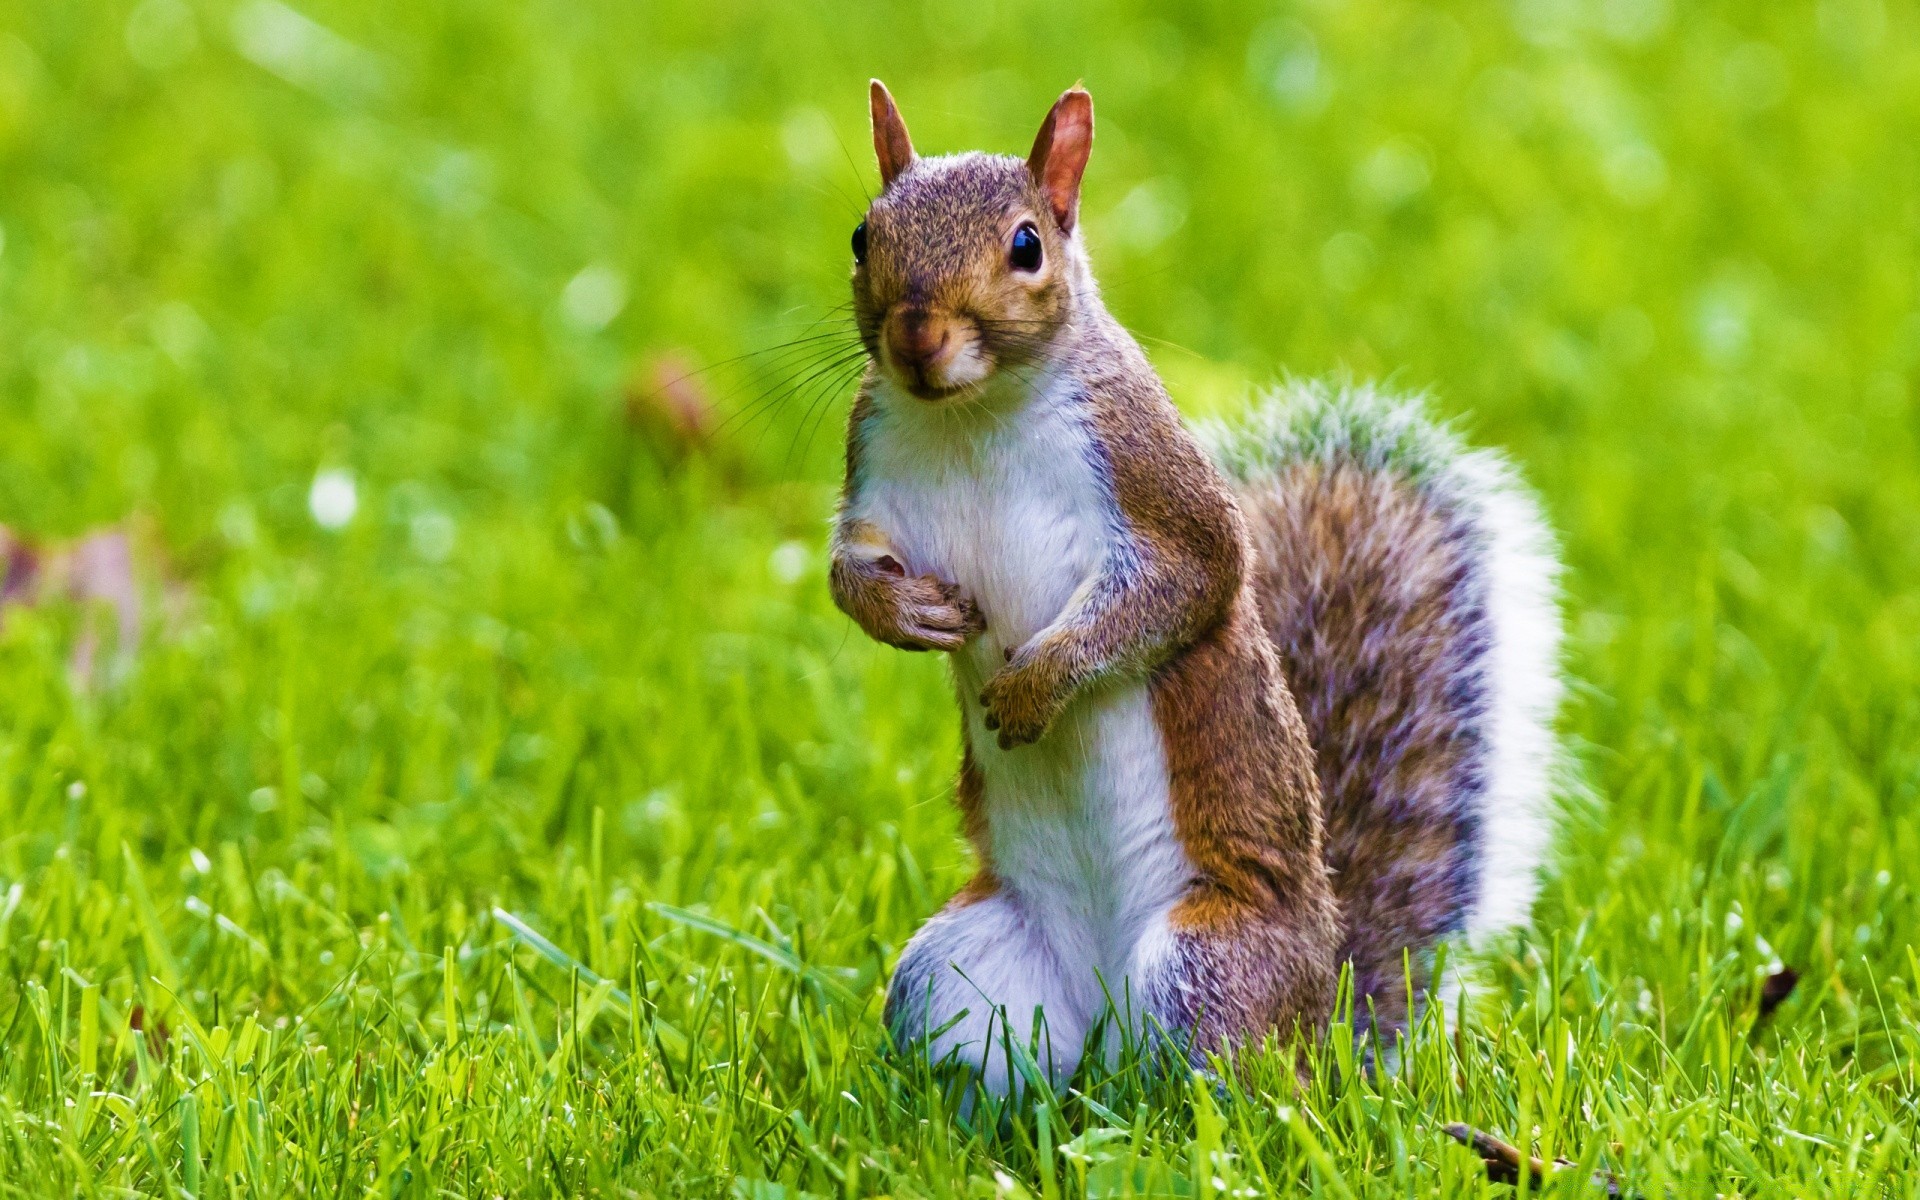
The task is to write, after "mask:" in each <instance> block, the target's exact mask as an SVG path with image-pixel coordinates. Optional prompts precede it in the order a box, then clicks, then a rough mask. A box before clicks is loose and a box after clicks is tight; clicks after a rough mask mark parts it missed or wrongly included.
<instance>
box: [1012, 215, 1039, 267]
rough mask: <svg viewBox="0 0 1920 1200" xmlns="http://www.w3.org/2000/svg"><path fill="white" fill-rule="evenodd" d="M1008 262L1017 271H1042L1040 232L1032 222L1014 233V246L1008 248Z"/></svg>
mask: <svg viewBox="0 0 1920 1200" xmlns="http://www.w3.org/2000/svg"><path fill="white" fill-rule="evenodd" d="M1007 261H1008V262H1010V263H1012V264H1013V269H1014V270H1016V271H1038V270H1039V269H1040V231H1039V230H1038V229H1035V228H1034V227H1033V224H1032V223H1031V222H1028V223H1026V224H1023V225H1022V226H1020V228H1018V229H1016V230H1014V231H1013V244H1012V245H1011V246H1009V247H1008V248H1007Z"/></svg>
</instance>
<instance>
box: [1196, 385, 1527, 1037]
mask: <svg viewBox="0 0 1920 1200" xmlns="http://www.w3.org/2000/svg"><path fill="white" fill-rule="evenodd" d="M1203 435H1204V436H1206V437H1208V438H1209V440H1210V441H1211V444H1212V447H1213V450H1214V457H1215V460H1216V461H1217V463H1218V464H1219V466H1220V467H1221V469H1222V470H1223V471H1225V472H1226V473H1227V475H1228V477H1229V478H1230V479H1231V480H1232V481H1233V483H1234V485H1235V487H1236V489H1237V491H1238V494H1239V497H1240V502H1241V505H1242V507H1243V508H1244V510H1245V512H1246V514H1247V517H1248V521H1249V524H1250V525H1251V527H1252V531H1253V538H1254V543H1255V548H1256V563H1255V567H1256V571H1257V584H1258V588H1259V595H1260V604H1261V610H1262V614H1263V618H1264V620H1265V622H1266V626H1267V630H1268V632H1269V633H1270V634H1271V635H1272V637H1273V640H1274V644H1275V645H1276V646H1277V647H1278V649H1279V651H1280V656H1281V662H1282V665H1283V667H1284V668H1285V671H1286V676H1287V681H1288V684H1289V686H1291V688H1292V689H1293V694H1294V699H1295V701H1296V702H1297V703H1298V704H1299V706H1300V710H1301V713H1302V715H1303V716H1304V717H1305V718H1306V723H1307V728H1308V730H1309V732H1310V733H1311V735H1312V737H1313V743H1314V749H1315V752H1316V754H1317V755H1318V759H1319V769H1320V782H1321V787H1322V789H1323V796H1324V798H1325V805H1326V823H1327V860H1328V865H1329V866H1330V867H1331V868H1332V870H1333V871H1334V872H1335V876H1334V890H1335V892H1336V894H1337V895H1338V896H1339V899H1340V906H1341V910H1342V914H1343V920H1344V922H1345V928H1346V930H1347V934H1346V950H1347V954H1348V956H1349V957H1350V958H1351V960H1352V962H1353V967H1354V983H1355V1000H1356V1011H1357V1012H1358V1013H1360V1014H1363V1015H1364V1013H1365V1012H1366V1006H1367V1004H1368V1003H1369V1002H1370V1003H1371V1004H1372V1005H1373V1007H1374V1009H1375V1011H1376V1012H1377V1013H1378V1015H1379V1017H1380V1019H1381V1020H1382V1021H1383V1022H1392V1023H1397V1022H1398V1021H1399V1020H1400V1019H1402V1018H1403V1017H1404V1015H1405V1008H1406V1004H1405V1000H1406V983H1405V979H1406V974H1405V972H1406V964H1407V962H1408V961H1409V958H1410V960H1411V963H1412V966H1413V968H1414V970H1415V972H1416V976H1415V980H1416V984H1417V985H1418V987H1419V990H1424V987H1425V984H1426V982H1427V979H1426V974H1427V970H1428V969H1429V968H1430V965H1431V957H1432V951H1433V950H1434V949H1435V947H1436V945H1437V943H1438V942H1439V941H1440V940H1441V939H1443V938H1446V937H1448V936H1450V935H1455V934H1466V935H1469V936H1470V937H1471V936H1472V935H1475V934H1479V933H1482V932H1486V931H1492V930H1497V929H1500V928H1504V927H1507V926H1510V925H1514V924H1517V923H1519V922H1521V921H1524V920H1525V919H1526V916H1527V913H1528V911H1529V909H1530V908H1531V906H1532V903H1533V898H1534V894H1535V891H1536V889H1537V886H1538V872H1539V868H1540V865H1541V859H1542V857H1543V855H1544V853H1545V851H1546V848H1547V841H1548V838H1549V835H1550V833H1551V825H1552V812H1553V797H1552V791H1553V788H1554V785H1555V782H1556V779H1557V778H1558V775H1559V771H1558V767H1559V761H1560V755H1559V749H1558V746H1557V743H1556V740H1555V736H1554V732H1553V719H1554V715H1555V712H1556V710H1557V709H1558V707H1559V703H1560V693H1561V681H1560V664H1559V653H1560V617H1559V611H1558V608H1557V603H1556V597H1557V577H1558V573H1559V564H1558V561H1557V558H1556V547H1555V543H1554V539H1553V537H1552V535H1551V534H1550V533H1549V532H1548V530H1547V527H1546V524H1545V522H1544V521H1543V520H1542V518H1541V514H1540V510H1539V507H1538V505H1537V504H1536V503H1535V501H1534V499H1533V496H1532V495H1531V494H1530V493H1529V492H1528V491H1527V489H1526V488H1525V486H1524V485H1523V484H1522V483H1521V482H1520V481H1519V479H1518V477H1517V476H1516V474H1515V473H1514V471H1513V469H1512V468H1511V467H1510V466H1509V465H1508V464H1507V461H1506V460H1505V459H1504V458H1502V457H1501V456H1500V455H1498V454H1496V453H1493V452H1490V451H1486V450H1473V449H1469V448H1468V447H1467V446H1466V445H1465V444H1464V443H1463V442H1462V441H1461V440H1460V438H1459V437H1458V436H1457V435H1456V434H1455V433H1454V432H1453V431H1452V430H1450V429H1448V428H1446V427H1445V426H1442V425H1439V424H1436V423H1435V422H1433V421H1432V420H1431V419H1429V418H1428V417H1427V415H1426V413H1425V412H1424V409H1423V405H1422V403H1421V402H1420V401H1419V400H1418V399H1413V398H1407V397H1396V396H1390V395H1386V394H1383V393H1381V392H1378V391H1375V390H1373V389H1372V388H1367V387H1354V386H1334V385H1327V384H1320V383H1291V384H1288V385H1286V386H1284V387H1282V388H1280V389H1278V390H1277V391H1275V392H1273V393H1272V394H1270V395H1268V396H1267V397H1265V398H1264V399H1263V400H1262V401H1260V402H1259V403H1258V404H1256V405H1255V406H1254V407H1253V408H1252V409H1251V411H1249V412H1248V413H1247V414H1246V416H1245V417H1243V418H1242V419H1240V420H1238V421H1236V422H1233V423H1231V424H1222V425H1217V426H1214V427H1212V428H1210V429H1208V430H1205V431H1203Z"/></svg>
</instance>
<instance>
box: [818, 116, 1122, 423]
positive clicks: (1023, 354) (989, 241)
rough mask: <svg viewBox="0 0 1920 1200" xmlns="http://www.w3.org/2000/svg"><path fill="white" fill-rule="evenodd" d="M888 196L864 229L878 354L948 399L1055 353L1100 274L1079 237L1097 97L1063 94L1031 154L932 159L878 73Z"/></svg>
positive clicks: (861, 294) (888, 367) (868, 326)
mask: <svg viewBox="0 0 1920 1200" xmlns="http://www.w3.org/2000/svg"><path fill="white" fill-rule="evenodd" d="M871 98H872V108H873V149H874V153H875V154H876V155H877V156H878V157H879V160H880V182H881V190H880V196H879V198H878V199H876V200H875V201H874V202H873V204H872V205H871V206H870V207H869V208H868V209H867V215H866V219H865V220H863V221H862V222H860V224H859V226H858V227H857V228H856V229H854V231H853V307H854V314H855V318H856V320H857V321H858V322H859V326H860V338H861V341H862V342H864V343H865V344H866V348H867V354H868V355H869V356H870V357H871V358H872V359H873V361H874V363H875V364H876V366H877V367H878V368H879V370H880V371H881V372H883V373H884V374H885V375H886V376H887V377H888V378H890V379H892V380H893V381H894V382H895V383H897V384H898V385H899V386H900V387H901V388H902V389H903V390H905V391H908V392H911V393H912V394H913V395H915V396H918V397H919V398H920V399H922V400H926V401H939V400H943V399H946V398H948V397H951V396H955V395H960V394H964V393H967V392H970V391H973V390H975V389H977V388H979V387H980V386H981V385H982V384H984V383H986V381H987V380H988V379H990V378H991V377H992V376H993V374H994V372H996V371H999V370H1001V369H1003V368H1009V367H1018V366H1021V365H1023V364H1027V363H1033V362H1037V361H1039V360H1041V359H1043V358H1044V357H1045V356H1046V354H1047V351H1048V347H1049V345H1050V344H1051V343H1052V341H1053V339H1054V337H1055V335H1057V334H1058V333H1059V331H1060V329H1061V327H1062V326H1064V325H1065V324H1066V323H1067V321H1068V319H1069V318H1070V316H1071V315H1072V311H1073V303H1072V301H1073V297H1074V293H1075V290H1076V289H1077V288H1080V287H1083V286H1091V285H1090V283H1088V282H1087V279H1088V276H1087V272H1086V265H1085V260H1084V257H1083V254H1082V251H1081V248H1080V239H1079V237H1078V236H1076V230H1077V227H1078V222H1079V216H1080V176H1081V173H1082V172H1084V171H1085V170H1086V166H1087V155H1088V153H1089V152H1090V151H1091V150H1092V149H1093V97H1091V96H1089V95H1088V94H1087V93H1086V91H1085V90H1084V89H1082V88H1077V87H1076V88H1074V89H1073V90H1072V91H1069V92H1067V93H1066V94H1065V95H1063V96H1061V97H1060V99H1059V101H1058V102H1057V103H1055V104H1054V106H1053V110H1052V111H1051V112H1049V113H1048V114H1047V119H1046V121H1045V123H1043V124H1042V125H1041V126H1040V135H1039V137H1037V138H1036V139H1034V143H1033V152H1032V153H1031V154H1029V155H1028V156H1027V158H1026V160H1025V161H1022V160H1020V159H1018V158H1014V157H1011V156H1006V155H989V154H959V155H951V156H946V157H940V158H918V157H916V156H915V155H914V153H913V143H912V141H910V140H909V139H908V137H907V125H906V122H905V121H903V120H901V119H900V110H899V109H898V108H897V107H895V105H894V103H893V97H892V96H891V95H889V94H888V93H887V89H886V87H885V86H883V85H882V84H881V83H880V81H879V80H877V79H876V80H874V81H873V87H872V95H871Z"/></svg>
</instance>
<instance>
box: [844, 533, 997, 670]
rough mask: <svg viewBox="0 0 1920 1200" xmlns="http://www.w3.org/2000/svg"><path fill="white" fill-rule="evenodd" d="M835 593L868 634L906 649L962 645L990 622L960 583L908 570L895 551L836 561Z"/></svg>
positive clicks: (846, 611)
mask: <svg viewBox="0 0 1920 1200" xmlns="http://www.w3.org/2000/svg"><path fill="white" fill-rule="evenodd" d="M833 593H834V599H835V600H836V601H837V602H838V603H839V605H840V608H841V609H842V610H843V611H844V612H845V613H846V614H847V615H848V616H850V617H852V618H853V619H854V620H855V621H857V622H859V625H860V628H862V629H864V630H866V631H867V634H868V636H870V637H872V638H873V639H874V640H875V641H878V642H884V643H886V644H887V645H889V646H896V647H898V648H900V649H902V650H947V651H952V650H958V649H960V648H961V647H962V646H964V645H966V644H967V639H968V638H971V637H973V636H974V635H976V634H978V633H980V632H982V631H984V630H985V629H986V627H987V623H986V621H985V620H984V619H982V617H981V616H980V610H979V608H978V607H976V606H975V605H974V603H973V601H972V600H970V599H968V597H967V596H966V594H965V593H964V592H962V591H961V590H960V588H959V586H958V585H956V584H952V583H948V582H946V581H945V580H942V579H937V578H935V577H934V576H932V575H912V576H910V575H908V574H907V573H906V570H905V568H903V567H901V566H900V564H899V563H898V561H896V560H895V559H894V558H893V557H892V556H891V555H881V556H880V557H879V558H878V559H875V560H873V561H871V562H852V561H846V562H836V563H835V564H834V566H833Z"/></svg>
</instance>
